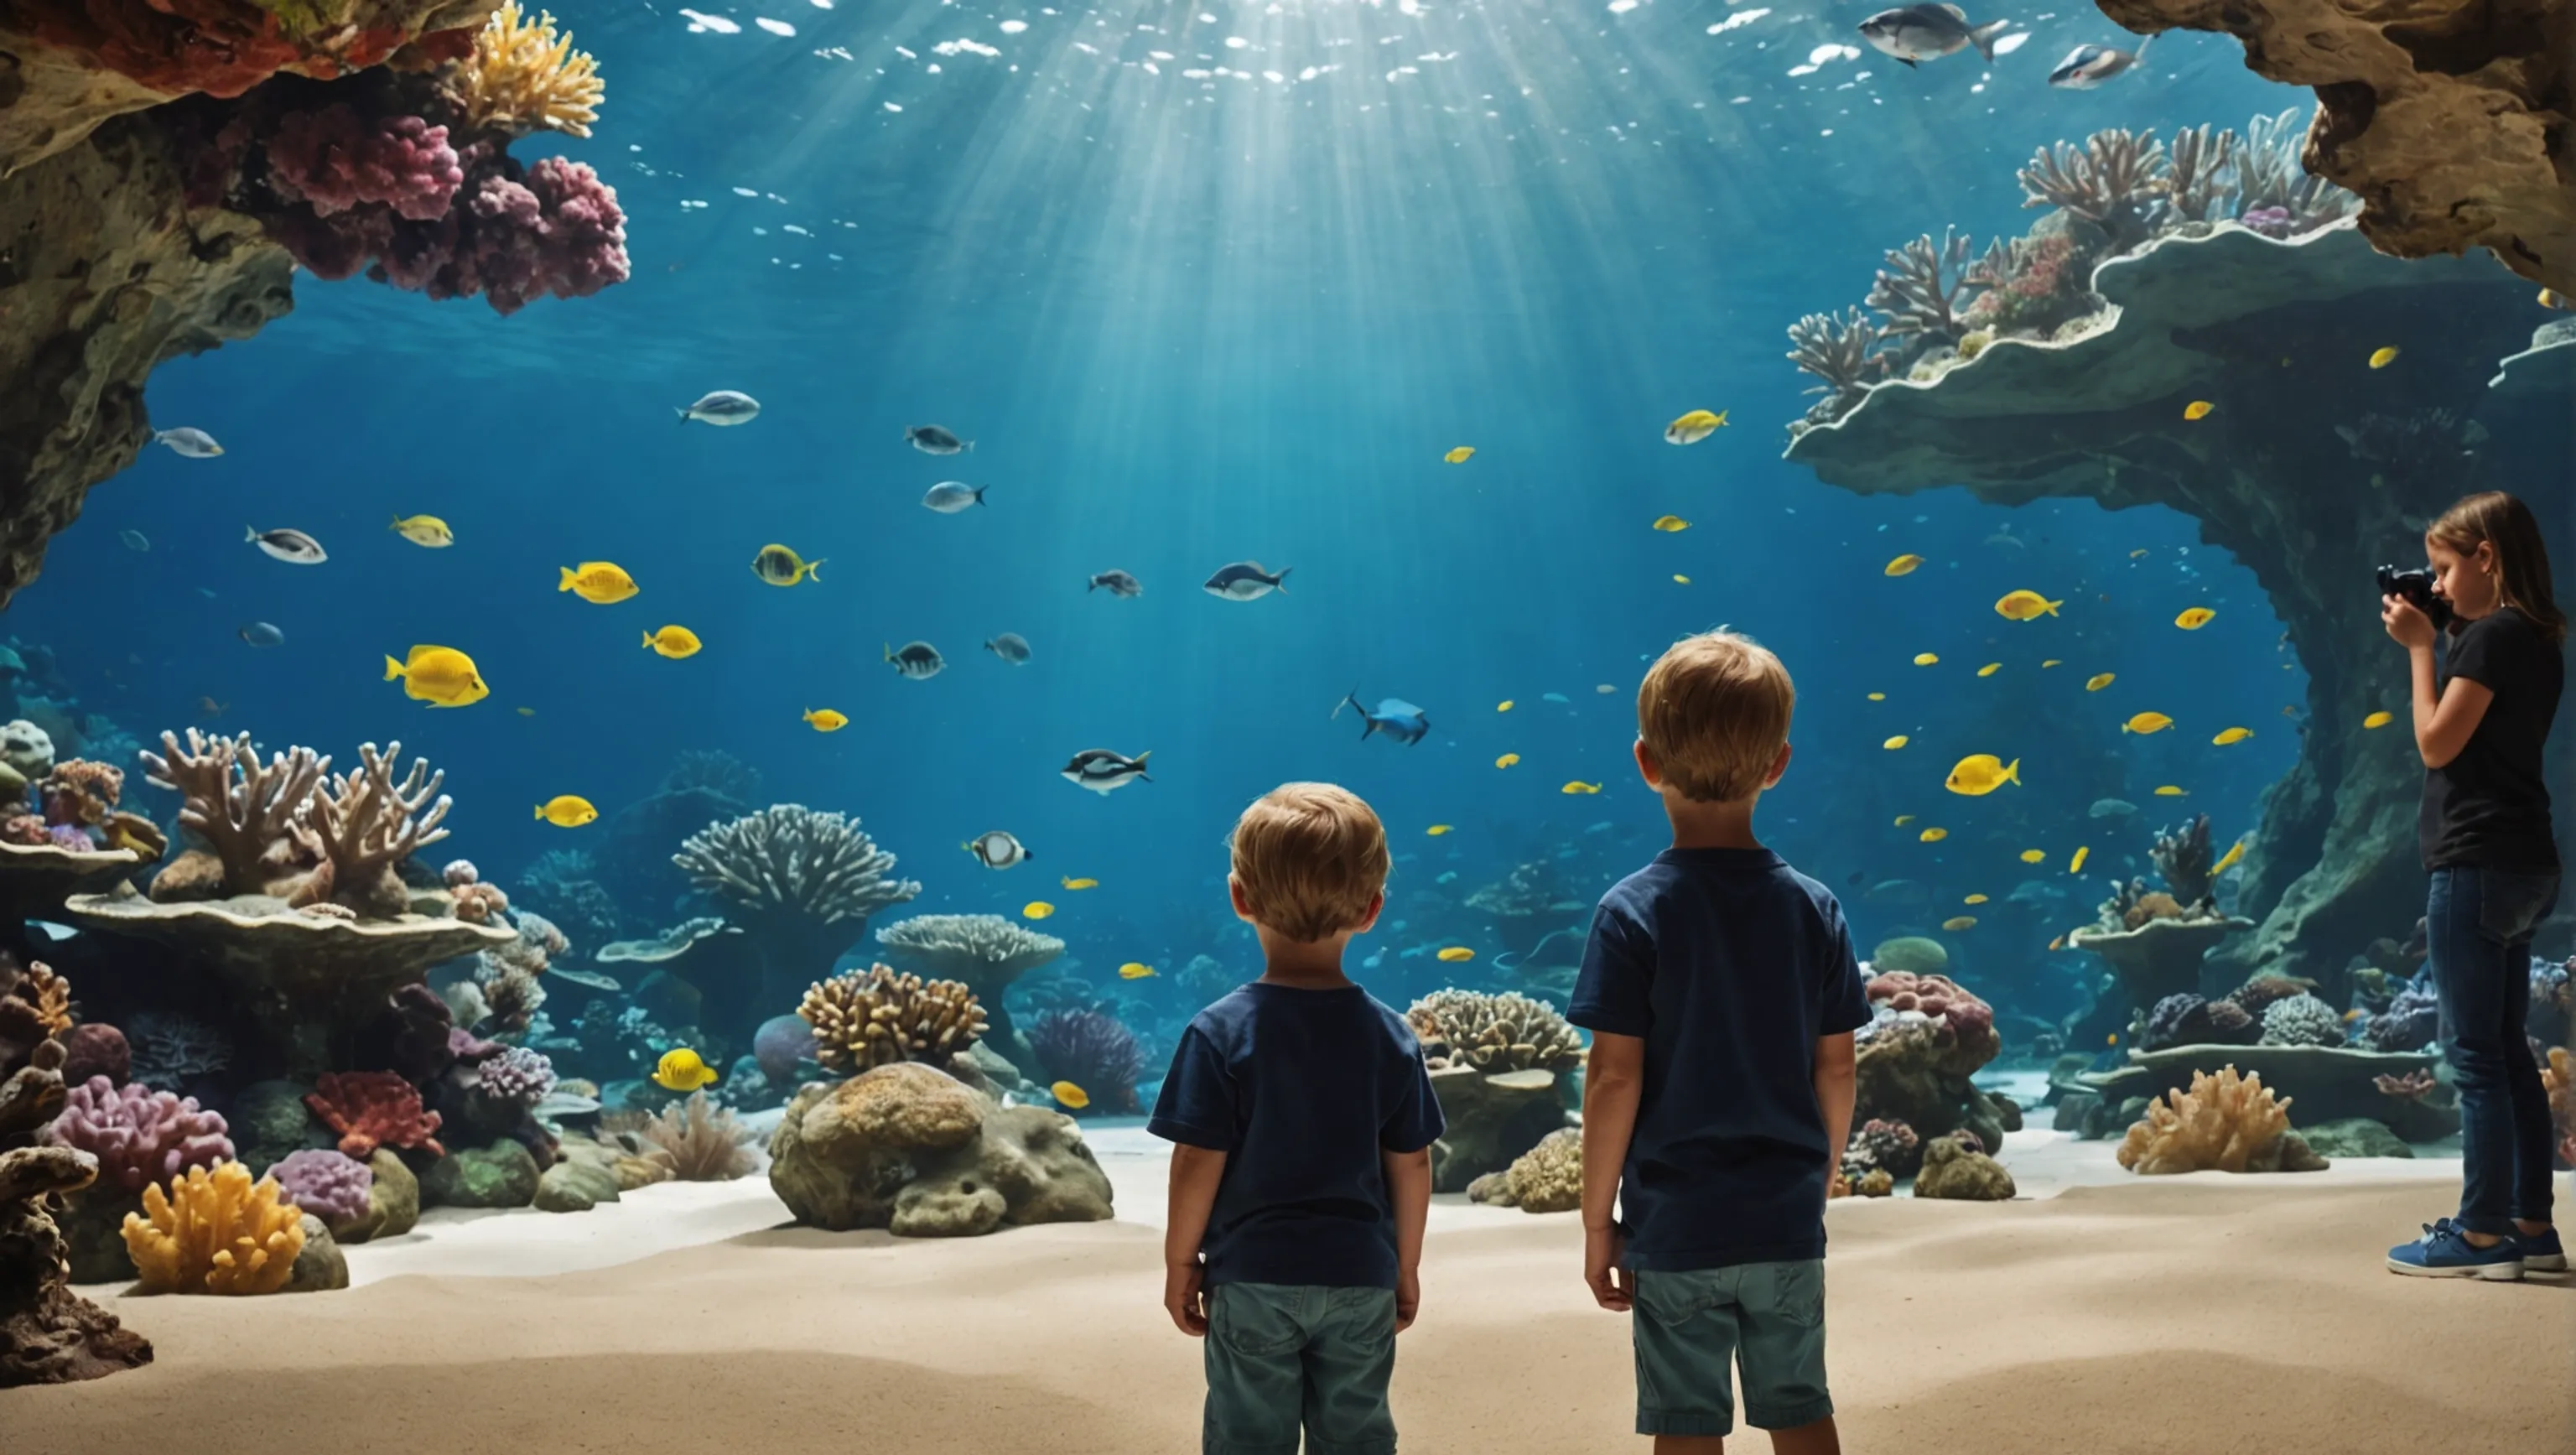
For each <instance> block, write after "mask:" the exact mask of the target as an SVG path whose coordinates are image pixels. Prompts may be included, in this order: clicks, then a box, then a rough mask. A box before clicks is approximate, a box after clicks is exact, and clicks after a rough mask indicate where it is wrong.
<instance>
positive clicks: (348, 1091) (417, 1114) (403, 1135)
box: [304, 1071, 447, 1158]
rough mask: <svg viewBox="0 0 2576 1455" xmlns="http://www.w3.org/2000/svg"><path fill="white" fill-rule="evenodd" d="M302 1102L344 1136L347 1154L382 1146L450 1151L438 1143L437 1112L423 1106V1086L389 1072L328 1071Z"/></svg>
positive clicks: (362, 1155) (362, 1154)
mask: <svg viewBox="0 0 2576 1455" xmlns="http://www.w3.org/2000/svg"><path fill="white" fill-rule="evenodd" d="M304 1104H305V1105H306V1106H308V1107H310V1108H312V1111H313V1114H314V1115H315V1116H317V1117H320V1118H321V1119H322V1124H323V1125H324V1126H327V1127H329V1128H330V1129H331V1130H333V1131H335V1132H337V1133H339V1134H340V1150H341V1151H342V1152H343V1153H345V1154H347V1155H348V1156H351V1157H357V1158H366V1157H371V1156H373V1155H375V1151H376V1148H378V1147H380V1146H383V1147H418V1148H420V1149H421V1150H423V1151H426V1152H428V1153H430V1154H431V1155H432V1156H438V1157H444V1156H446V1155H447V1149H446V1148H444V1147H441V1146H440V1145H439V1144H438V1120H439V1118H438V1113H436V1112H434V1111H425V1110H423V1109H422V1107H421V1104H420V1089H419V1088H418V1087H415V1086H413V1085H412V1084H411V1083H410V1082H408V1081H405V1080H403V1079H402V1078H401V1077H399V1076H396V1075H395V1074H394V1073H392V1072H390V1071H329V1072H324V1073H323V1075H322V1077H321V1078H320V1080H319V1082H318V1083H317V1084H316V1085H315V1086H314V1089H313V1091H312V1093H311V1094H310V1095H308V1096H306V1097H305V1098H304Z"/></svg>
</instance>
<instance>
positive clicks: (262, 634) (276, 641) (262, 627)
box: [235, 621, 286, 647]
mask: <svg viewBox="0 0 2576 1455" xmlns="http://www.w3.org/2000/svg"><path fill="white" fill-rule="evenodd" d="M235 635H237V636H239V637H240V638H241V639H242V640H243V641H245V642H248V643H250V644H251V645H252V646H254V647H282V646H285V645H286V633H284V632H282V631H279V630H278V629H277V628H276V627H274V626H271V625H269V624H268V623H267V622H264V621H254V622H249V623H246V624H245V625H244V626H243V627H242V629H241V630H240V631H239V632H237V633H235Z"/></svg>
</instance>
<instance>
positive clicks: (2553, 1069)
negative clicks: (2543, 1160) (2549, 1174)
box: [2540, 1046, 2576, 1167]
mask: <svg viewBox="0 0 2576 1455" xmlns="http://www.w3.org/2000/svg"><path fill="white" fill-rule="evenodd" d="M2540 1084H2541V1085H2542V1086H2543V1087H2544V1088H2546V1089H2547V1091H2548V1093H2549V1127H2550V1130H2551V1131H2553V1132H2555V1133H2557V1134H2558V1165H2559V1166H2561V1167H2576V1056H2570V1055H2568V1053H2567V1048H2566V1047H2565V1046H2552V1047H2550V1048H2549V1064H2548V1065H2546V1066H2543V1067H2541V1068H2540Z"/></svg>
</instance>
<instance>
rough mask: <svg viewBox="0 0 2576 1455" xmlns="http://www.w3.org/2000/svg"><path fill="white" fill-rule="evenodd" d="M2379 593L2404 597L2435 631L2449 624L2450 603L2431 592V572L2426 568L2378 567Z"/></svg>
mask: <svg viewBox="0 0 2576 1455" xmlns="http://www.w3.org/2000/svg"><path fill="white" fill-rule="evenodd" d="M2379 594H2380V595H2382V596H2402V597H2404V598H2405V599H2406V604H2407V605H2409V606H2412V607H2414V608H2415V609H2416V610H2417V611H2420V612H2422V613H2424V615H2425V617H2426V618H2427V619H2429V620H2430V621H2431V622H2432V623H2433V630H2435V631H2441V630H2443V629H2444V628H2446V627H2448V626H2450V624H2451V603H2449V602H2447V601H2444V600H2443V599H2442V598H2441V597H2439V596H2436V595H2434V594H2433V573H2432V571H2430V570H2429V569H2427V568H2424V567H2421V566H2419V567H2417V568H2415V569H2414V570H2412V571H2400V570H2398V569H2397V568H2396V567H2395V566H2382V567H2380V568H2379Z"/></svg>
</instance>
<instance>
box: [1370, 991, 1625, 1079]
mask: <svg viewBox="0 0 2576 1455" xmlns="http://www.w3.org/2000/svg"><path fill="white" fill-rule="evenodd" d="M1404 1019H1405V1021H1406V1023H1407V1024H1409V1025H1411V1026H1412V1027H1413V1034H1414V1035H1415V1037H1417V1038H1418V1039H1419V1040H1420V1041H1421V1042H1422V1053H1423V1056H1424V1057H1425V1058H1426V1060H1427V1062H1428V1064H1429V1065H1430V1066H1431V1068H1432V1069H1434V1070H1438V1069H1440V1068H1441V1067H1444V1066H1473V1067H1474V1068H1476V1069H1477V1070H1479V1071H1484V1072H1496V1071H1525V1070H1533V1069H1535V1070H1547V1071H1563V1070H1568V1069H1571V1068H1573V1067H1575V1066H1579V1065H1581V1064H1582V1063H1583V1036H1582V1034H1581V1033H1580V1032H1578V1031H1576V1030H1575V1029H1574V1027H1573V1026H1572V1025H1570V1024H1568V1023H1567V1021H1566V1019H1565V1017H1564V1016H1562V1015H1559V1014H1558V1013H1557V1011H1556V1008H1555V1007H1554V1006H1551V1005H1549V1004H1548V1003H1547V1002H1546V1001H1543V1000H1532V999H1531V998H1530V997H1528V996H1526V995H1522V994H1520V993H1519V992H1518V991H1506V992H1505V993H1503V994H1501V995H1488V994H1485V993H1484V992H1482V991H1477V990H1457V989H1448V990H1435V991H1433V992H1431V993H1430V994H1429V995H1426V996H1424V997H1423V998H1422V999H1420V1000H1417V1001H1415V1002H1414V1003H1413V1004H1412V1006H1411V1007H1410V1008H1409V1009H1407V1010H1406V1011H1405V1013H1404Z"/></svg>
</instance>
